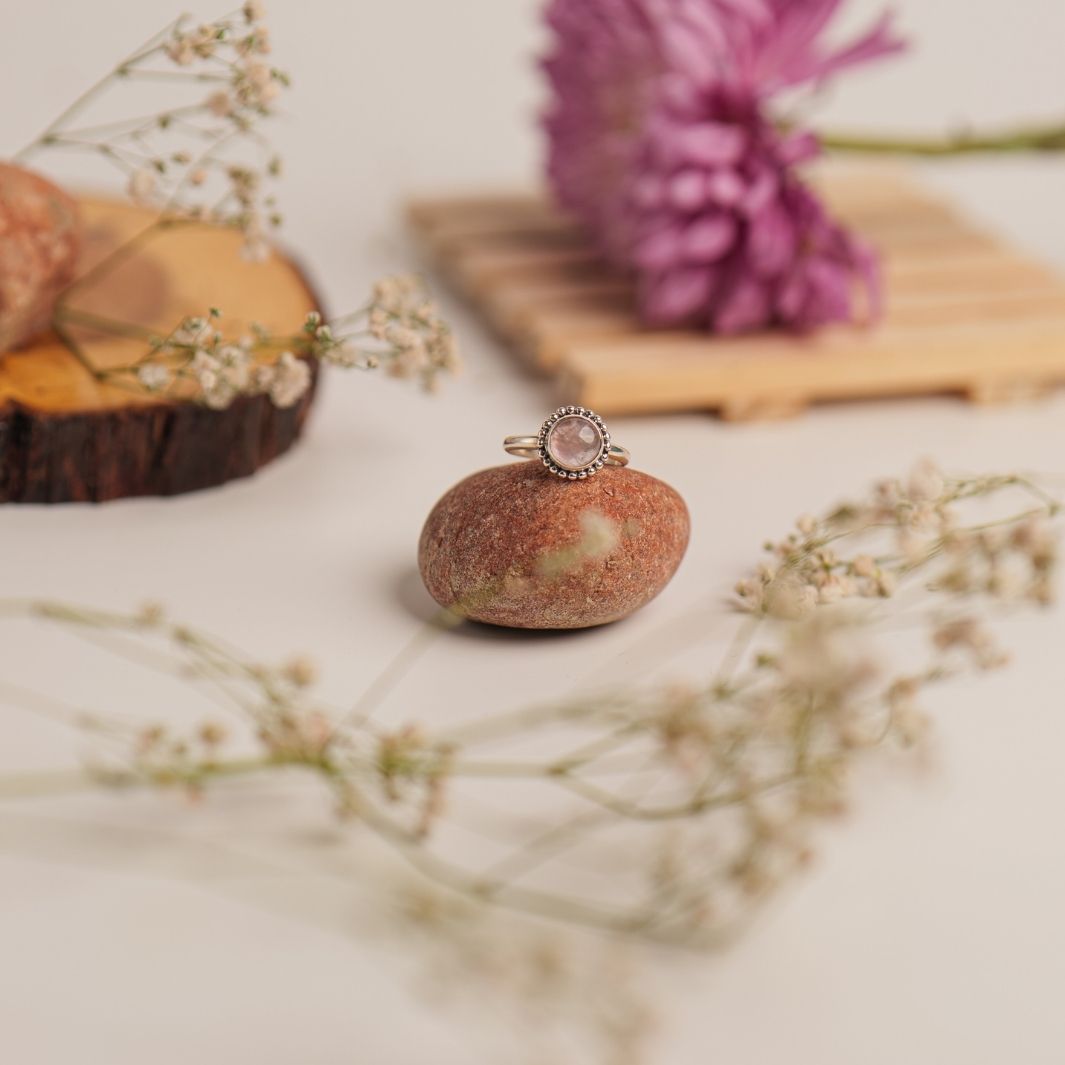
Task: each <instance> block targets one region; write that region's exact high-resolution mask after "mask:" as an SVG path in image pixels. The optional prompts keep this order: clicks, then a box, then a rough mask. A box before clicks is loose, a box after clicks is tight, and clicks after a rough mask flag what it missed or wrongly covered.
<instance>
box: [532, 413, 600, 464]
mask: <svg viewBox="0 0 1065 1065" xmlns="http://www.w3.org/2000/svg"><path fill="white" fill-rule="evenodd" d="M572 417H578V418H584V419H585V420H586V421H589V422H591V423H592V425H594V426H595V429H596V432H598V433H599V441H600V448H599V454H598V455H597V456H596V457H595V458H594V459H593V460H592V461H591V462H590V463H588V465H587V466H584V467H582V468H581V469H579V470H569V469H566V468H565V467H564V466H561V465H559V464H558V463H557V462H556V461H555V460H554V458H553V457H552V456H551V453H550V452H549V451H548V449H547V440H548V436H549V435H550V433H551V430H552V429H553V428H554V427H555V424H556V423H557V422H560V421H561V420H562V419H563V418H572ZM539 444H540V450H539V454H540V461H541V462H543V464H544V465H545V466H546V467H547V468H548V469H549V470H550V471H551V472H552V473H553V474H555V476H556V477H559V478H561V479H562V480H564V481H584V480H587V478H589V477H594V476H595V475H596V474H597V473H598V472H599V471H600V470H601V469H602V468H603V467H604V466H605V465H606V460H607V456H608V455H609V454H610V430H609V429H607V427H606V424H605V423H604V421H603V419H602V418H600V417H599V415H598V414H596V413H595V411H593V410H588V408H587V407H559V408H558V410H556V411H555V413H554V414H552V415H551V417H550V418H548V419H547V421H545V422H544V424H543V425H542V426H541V427H540V436H539Z"/></svg>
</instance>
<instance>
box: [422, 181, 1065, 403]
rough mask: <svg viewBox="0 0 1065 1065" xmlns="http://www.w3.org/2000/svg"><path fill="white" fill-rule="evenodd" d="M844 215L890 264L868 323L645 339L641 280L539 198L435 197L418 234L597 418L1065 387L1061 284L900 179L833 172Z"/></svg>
mask: <svg viewBox="0 0 1065 1065" xmlns="http://www.w3.org/2000/svg"><path fill="white" fill-rule="evenodd" d="M821 185H822V187H823V191H824V194H825V195H826V197H827V199H828V200H829V202H830V204H831V206H832V208H833V209H834V211H835V212H836V214H837V215H838V216H839V217H841V218H842V219H843V220H844V221H845V222H847V223H848V224H849V225H851V226H853V227H854V228H855V229H856V230H858V231H859V232H861V233H862V234H864V235H865V236H866V238H867V239H868V240H869V241H871V242H872V243H873V244H874V245H875V246H876V247H877V248H878V249H879V250H880V251H881V252H882V254H883V264H884V274H885V285H886V290H887V309H886V313H885V315H884V317H883V318H882V320H881V321H880V322H878V323H877V325H876V326H874V327H835V328H831V329H828V330H825V331H823V332H820V333H818V334H817V335H816V336H812V337H804V338H797V337H794V336H790V335H787V334H780V333H775V334H758V335H751V336H744V337H737V338H727V337H713V336H709V335H707V334H706V333H700V332H694V331H682V330H649V329H645V328H642V327H641V326H640V324H639V322H638V321H637V319H636V315H635V312H634V301H633V292H632V286H631V284H630V283H629V282H628V281H627V280H626V279H625V278H624V277H621V276H619V275H618V274H617V273H614V272H612V271H611V270H610V269H609V268H608V267H607V266H606V265H605V264H604V263H603V262H602V260H601V259H600V258H599V256H598V255H597V254H596V253H595V251H594V250H593V249H592V248H591V247H590V246H589V244H588V242H587V240H586V238H585V236H584V234H583V233H582V232H581V230H580V229H579V228H578V227H577V226H576V225H575V224H574V223H573V222H572V221H571V220H570V219H568V218H566V217H565V216H563V215H561V214H559V213H558V212H557V211H556V210H555V209H554V208H553V207H551V206H550V204H548V203H547V202H546V201H544V200H543V199H541V198H538V197H536V196H533V195H520V194H516V195H497V196H475V197H468V198H451V199H439V200H426V201H420V202H417V203H414V204H412V205H411V207H410V211H409V215H410V222H411V225H412V227H413V229H414V231H415V233H416V234H417V236H418V238H419V239H420V241H421V242H422V243H423V244H424V246H425V247H426V248H427V249H428V251H429V253H430V254H431V256H432V257H433V259H434V261H435V262H436V263H437V264H438V266H439V269H440V270H441V271H442V272H443V273H444V275H445V276H446V277H447V278H448V279H449V280H450V281H451V282H452V283H453V284H454V285H455V286H456V288H457V289H458V290H459V291H460V292H461V293H462V294H463V295H465V296H466V297H467V298H468V299H469V301H470V302H471V303H472V305H473V306H474V308H475V309H476V310H477V311H478V312H479V313H480V314H481V315H482V316H483V318H484V319H485V320H486V321H487V322H488V323H489V324H490V325H491V326H492V328H493V329H494V330H495V331H496V332H497V333H498V334H499V335H500V336H501V337H502V339H503V340H504V341H505V342H506V343H507V344H508V346H509V347H511V348H512V349H513V350H514V351H516V352H518V353H519V354H520V355H521V356H522V357H523V358H524V359H525V360H526V361H528V362H529V363H531V364H532V365H533V366H535V367H537V368H538V369H540V370H542V371H544V372H547V373H549V374H551V375H553V376H554V377H555V378H556V380H557V382H558V391H559V399H560V400H561V401H563V402H566V403H580V404H582V405H584V406H587V407H591V408H593V409H595V410H597V411H599V412H600V413H602V414H640V413H650V412H661V411H690V410H716V411H719V412H720V413H721V415H722V416H724V417H725V418H728V419H735V420H746V419H753V418H761V417H773V416H780V415H787V414H793V413H795V412H797V411H800V410H802V409H803V408H805V407H806V406H807V405H808V404H810V403H813V402H816V401H819V400H849V399H862V398H870V397H879V396H895V395H919V394H926V393H944V392H957V393H961V394H962V395H964V396H966V397H968V398H969V399H971V400H974V401H976V402H997V401H1000V400H1005V399H1011V398H1015V397H1026V396H1029V395H1032V394H1033V393H1041V392H1043V391H1045V390H1047V389H1049V388H1051V387H1052V386H1054V385H1056V384H1058V383H1060V382H1065V280H1063V279H1062V278H1060V277H1059V276H1057V275H1055V273H1054V272H1053V271H1052V270H1050V269H1049V268H1047V267H1045V266H1043V265H1041V264H1039V263H1037V262H1035V261H1032V260H1031V259H1029V258H1027V257H1026V256H1025V255H1023V254H1021V253H1019V252H1017V251H1014V250H1012V249H1011V248H1009V247H1008V246H1006V245H1005V244H1004V243H1003V242H1002V241H1000V240H999V239H997V238H995V237H992V236H990V235H988V234H986V233H984V232H982V231H980V230H979V229H978V228H976V227H975V226H974V225H973V224H972V223H971V222H969V221H968V220H967V219H965V218H964V217H962V216H961V215H960V214H959V213H958V212H957V211H956V210H955V209H954V208H953V207H951V206H950V205H949V204H948V203H945V202H942V201H940V200H938V199H936V198H934V197H933V196H931V195H930V194H929V193H927V192H925V191H924V190H922V189H921V188H920V187H919V186H916V185H915V184H913V183H911V182H910V181H908V180H906V179H905V178H904V177H902V176H900V175H898V174H897V173H894V172H885V173H880V172H876V173H873V174H870V173H860V174H858V173H851V174H836V175H826V176H825V177H824V178H823V179H822V181H821Z"/></svg>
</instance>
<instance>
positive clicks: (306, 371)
mask: <svg viewBox="0 0 1065 1065" xmlns="http://www.w3.org/2000/svg"><path fill="white" fill-rule="evenodd" d="M269 369H271V370H272V371H273V372H272V374H271V375H270V377H269V378H268V384H267V387H266V391H267V392H268V393H269V396H270V402H271V403H273V404H274V406H275V407H281V408H286V407H292V406H295V404H296V403H298V402H299V400H300V399H302V397H303V395H304V394H305V393H306V391H307V389H308V388H310V386H311V369H310V367H309V366H308V365H307V363H306V361H304V360H303V359H297V358H296V356H295V355H293V354H292V352H291V351H286V352H285V353H284V354H283V355H282V356H281V357H280V358H279V359H278V360H277V362H276V363H275V364H274V366H273V367H269Z"/></svg>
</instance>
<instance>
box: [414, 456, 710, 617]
mask: <svg viewBox="0 0 1065 1065" xmlns="http://www.w3.org/2000/svg"><path fill="white" fill-rule="evenodd" d="M585 515H591V517H590V518H589V517H585ZM599 515H601V518H600V517H598V516H599ZM604 518H605V519H606V521H603V520H602V519H604ZM688 535H689V519H688V509H687V507H686V506H685V505H684V500H683V499H681V497H680V496H679V495H678V494H677V493H676V492H675V491H674V490H673V489H672V488H670V487H669V485H667V484H664V483H663V482H662V481H659V480H656V479H655V478H654V477H649V476H648V475H647V474H645V473H639V472H637V471H636V470H630V469H627V468H626V469H621V468H615V467H609V466H608V467H607V468H605V469H603V470H601V471H600V472H599V473H598V474H597V475H596V476H595V477H590V478H589V479H588V480H585V481H561V480H559V478H558V477H556V476H554V475H552V474H551V473H550V472H549V471H547V470H545V469H544V467H543V466H542V465H541V464H540V463H539V462H535V461H534V462H521V463H511V464H510V465H507V466H496V467H494V468H492V469H489V470H482V471H481V472H480V473H475V474H473V476H471V477H467V478H466V480H464V481H462V482H461V483H460V484H458V485H456V486H455V487H454V488H452V489H451V491H449V492H448V493H447V494H446V495H445V496H444V497H443V499H441V500H440V502H439V503H437V504H436V506H435V507H434V508H433V511H432V513H431V514H430V515H429V518H428V520H427V521H426V523H425V528H424V529H423V530H422V536H421V543H420V545H419V548H418V564H419V568H420V569H421V574H422V579H423V580H424V581H425V586H426V588H428V589H429V594H430V595H432V597H433V598H434V599H435V600H436V601H437V602H438V603H440V604H441V605H442V606H446V607H452V608H454V609H455V610H456V612H458V613H460V614H462V615H464V616H466V617H469V618H472V619H473V620H475V621H484V622H488V623H490V624H493V625H505V626H508V627H510V628H520V629H582V628H588V627H590V626H592V625H604V624H606V623H607V622H611V621H618V620H619V619H621V618H624V617H627V616H628V615H629V614H631V613H632V612H633V611H635V610H638V609H639V608H640V607H642V606H644V605H645V604H646V603H648V602H650V600H652V599H653V598H654V597H655V596H656V595H658V593H659V592H660V591H662V589H663V588H664V587H665V586H666V585H667V584H668V583H669V581H670V578H671V577H672V576H673V574H674V573H675V572H676V570H677V567H678V566H679V565H680V562H681V559H682V558H683V557H684V552H685V550H686V549H687V546H688ZM612 539H613V540H614V542H612Z"/></svg>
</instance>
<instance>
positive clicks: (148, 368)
mask: <svg viewBox="0 0 1065 1065" xmlns="http://www.w3.org/2000/svg"><path fill="white" fill-rule="evenodd" d="M137 379H138V380H139V381H140V383H141V384H142V385H143V386H144V387H145V388H146V389H147V390H148V391H149V392H162V391H163V389H165V388H168V387H169V386H170V384H171V383H172V382H173V380H174V374H173V371H172V370H171V369H170V368H169V367H167V366H163V365H162V364H161V363H157V362H149V363H145V364H144V365H143V366H142V367H141V368H140V369H139V370H138V371H137Z"/></svg>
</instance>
